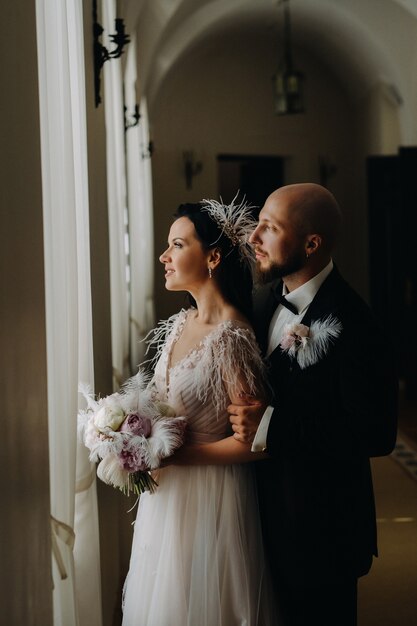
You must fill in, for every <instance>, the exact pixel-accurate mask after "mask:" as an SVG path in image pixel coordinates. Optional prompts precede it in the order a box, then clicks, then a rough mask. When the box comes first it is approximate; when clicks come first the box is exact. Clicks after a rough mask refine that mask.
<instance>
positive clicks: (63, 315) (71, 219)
mask: <svg viewBox="0 0 417 626" xmlns="http://www.w3.org/2000/svg"><path fill="white" fill-rule="evenodd" d="M36 22H37V24H36V25H37V47H38V69H39V100H40V123H41V158H42V190H43V208H44V250H45V297H46V325H47V328H46V331H47V361H48V419H49V450H50V491H51V527H52V546H53V553H54V559H53V605H54V624H55V625H56V626H58V625H59V626H61V625H62V626H63V625H65V626H73V625H80V626H84V625H85V626H87V625H88V626H100V625H101V623H102V620H101V597H100V562H99V543H98V517H97V503H96V493H95V479H94V476H95V473H94V471H93V470H94V468H93V467H92V466H91V464H90V463H89V461H88V457H87V450H86V448H85V447H84V446H83V445H82V444H79V443H78V440H77V422H76V415H77V412H78V398H79V396H78V382H79V381H80V380H84V381H86V382H89V383H90V384H92V383H93V363H92V322H91V294H90V268H89V225H88V187H87V145H86V113H85V77H84V43H83V42H84V39H83V11H82V1H81V0H54V1H53V2H52V1H47V0H37V1H36ZM76 459H77V462H76ZM76 491H77V495H76ZM75 509H76V511H75ZM74 524H75V531H74V530H73V529H74ZM74 541H75V549H73V546H74ZM74 554H75V561H74Z"/></svg>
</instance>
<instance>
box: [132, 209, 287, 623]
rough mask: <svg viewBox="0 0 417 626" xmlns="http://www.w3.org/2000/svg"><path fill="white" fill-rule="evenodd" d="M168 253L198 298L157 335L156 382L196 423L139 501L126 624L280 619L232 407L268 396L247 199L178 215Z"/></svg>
mask: <svg viewBox="0 0 417 626" xmlns="http://www.w3.org/2000/svg"><path fill="white" fill-rule="evenodd" d="M175 217H176V219H175V221H174V222H173V224H172V226H171V229H170V232H169V237H168V247H167V249H166V250H165V252H164V253H163V254H162V255H161V256H160V261H161V263H163V264H164V266H165V280H166V288H167V289H168V290H170V291H187V292H188V294H189V296H190V300H191V302H192V305H191V306H190V308H188V309H182V310H181V311H180V312H179V313H177V314H176V315H173V316H172V317H171V318H169V319H168V320H167V321H164V322H161V323H160V324H159V326H158V328H157V329H156V330H155V331H154V340H153V341H152V342H151V343H152V345H154V347H156V351H157V354H156V357H155V363H156V365H155V369H154V374H153V379H152V382H151V385H152V386H153V388H154V390H155V394H156V395H157V396H158V398H159V399H160V400H161V401H164V402H167V403H168V404H169V405H171V406H172V407H173V408H174V409H175V411H176V413H177V415H184V416H186V419H187V441H186V444H185V445H184V446H183V448H181V449H180V450H179V451H178V452H177V453H176V454H175V455H174V457H172V458H171V459H169V460H168V462H167V463H166V464H165V465H164V467H162V468H160V469H159V470H158V471H157V477H156V478H157V482H158V485H159V486H158V488H157V490H156V492H155V493H153V494H150V493H149V492H146V493H144V494H142V495H141V496H140V502H139V507H138V513H137V518H136V522H135V528H134V537H133V545H132V553H131V559H130V566H129V572H128V575H127V577H126V581H125V585H124V592H123V626H272V625H275V624H276V623H277V621H276V618H275V613H274V609H273V601H272V595H271V594H270V592H269V578H268V573H267V567H266V564H265V557H264V551H263V545H262V537H261V530H260V522H259V514H258V504H257V495H256V488H255V482H254V475H253V469H252V464H251V463H249V461H254V460H260V459H263V458H265V456H266V455H265V454H264V453H253V452H251V451H250V445H249V444H248V445H247V444H244V443H241V442H239V441H237V440H236V439H234V438H233V436H232V434H233V433H232V431H231V427H230V422H229V415H228V413H227V410H226V407H227V406H228V405H229V404H231V403H239V399H240V394H242V393H249V394H256V395H257V396H258V397H259V394H262V393H265V392H264V390H263V387H262V380H263V364H262V360H261V356H260V352H259V349H258V346H257V343H256V340H255V337H254V334H253V331H252V328H251V325H250V320H251V292H252V277H251V263H252V252H251V248H250V246H249V244H248V243H247V240H248V236H249V234H250V232H251V230H252V229H253V227H254V224H253V223H252V220H251V217H250V209H249V207H247V206H245V205H244V203H241V204H239V205H234V203H233V202H232V203H231V205H228V206H227V205H223V204H221V203H218V202H216V201H213V200H210V201H206V200H203V201H202V202H201V203H197V204H183V205H181V206H180V207H179V209H178V211H177V213H176V216H175Z"/></svg>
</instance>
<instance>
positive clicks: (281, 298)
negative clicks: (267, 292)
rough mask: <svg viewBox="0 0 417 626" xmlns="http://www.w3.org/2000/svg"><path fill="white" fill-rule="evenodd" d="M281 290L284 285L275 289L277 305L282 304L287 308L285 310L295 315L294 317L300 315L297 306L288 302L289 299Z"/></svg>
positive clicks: (280, 284)
mask: <svg viewBox="0 0 417 626" xmlns="http://www.w3.org/2000/svg"><path fill="white" fill-rule="evenodd" d="M281 289H282V283H279V284H278V285H277V286H276V287H275V288H274V289H273V292H274V296H275V299H276V301H277V303H278V304H282V306H285V308H286V309H288V310H289V311H291V313H294V315H298V309H297V307H296V306H295V304H293V303H292V302H290V301H289V300H287V298H286V297H285V296H284V295H283V294H282V291H281Z"/></svg>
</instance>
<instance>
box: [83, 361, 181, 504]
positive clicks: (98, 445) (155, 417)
mask: <svg viewBox="0 0 417 626" xmlns="http://www.w3.org/2000/svg"><path fill="white" fill-rule="evenodd" d="M79 391H80V393H82V395H83V396H84V398H85V400H86V402H87V408H86V409H82V410H81V411H79V413H78V433H79V436H80V438H81V439H82V441H83V442H84V444H85V445H86V446H87V448H88V449H89V450H90V460H91V461H93V462H97V461H98V462H99V464H98V466H97V476H98V477H99V478H100V479H101V480H102V481H103V482H105V483H107V484H108V485H113V486H114V487H118V488H119V489H121V490H122V491H123V492H124V493H126V494H127V495H129V494H130V493H132V492H133V493H136V494H138V495H139V494H141V493H143V492H144V491H150V492H151V493H153V492H154V491H155V489H156V487H157V483H156V482H155V480H154V479H153V478H152V476H151V470H153V469H156V468H157V467H159V466H160V463H161V460H162V459H163V458H165V457H168V456H170V455H171V454H173V452H174V451H175V450H176V449H177V448H179V447H180V446H181V445H182V444H183V442H184V433H185V426H186V421H185V418H184V417H176V415H175V411H174V410H173V409H172V408H171V407H170V406H168V405H167V404H164V403H162V402H159V401H157V400H155V399H154V394H153V393H152V391H151V390H150V388H149V387H148V386H147V384H146V376H145V374H144V373H143V372H142V371H141V370H139V371H138V373H137V374H136V376H133V377H132V378H130V379H129V380H128V381H127V382H126V383H125V384H124V385H123V387H122V388H121V390H120V391H117V392H115V393H113V394H111V395H109V396H106V397H104V398H100V399H98V400H96V399H95V397H94V395H93V393H92V392H91V389H90V388H89V387H88V386H87V385H84V384H81V385H80V387H79Z"/></svg>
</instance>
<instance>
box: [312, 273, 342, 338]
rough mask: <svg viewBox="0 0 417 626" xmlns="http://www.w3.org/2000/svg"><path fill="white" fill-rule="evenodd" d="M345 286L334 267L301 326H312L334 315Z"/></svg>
mask: <svg viewBox="0 0 417 626" xmlns="http://www.w3.org/2000/svg"><path fill="white" fill-rule="evenodd" d="M343 284H344V280H343V278H342V277H341V276H340V274H339V271H338V270H337V268H336V267H334V268H333V270H332V271H331V272H330V274H329V276H328V277H327V278H326V280H325V281H324V282H323V284H322V285H321V286H320V289H319V290H318V291H317V293H316V295H315V296H314V298H313V301H312V302H311V304H310V306H309V307H308V309H307V311H306V312H305V315H304V316H303V319H302V320H301V324H305V326H311V323H312V322H314V321H317V320H320V319H321V320H322V319H323V318H325V317H327V316H329V315H331V314H332V313H334V312H335V311H336V301H337V294H338V293H339V292H340V288H341V287H342V285H343Z"/></svg>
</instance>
